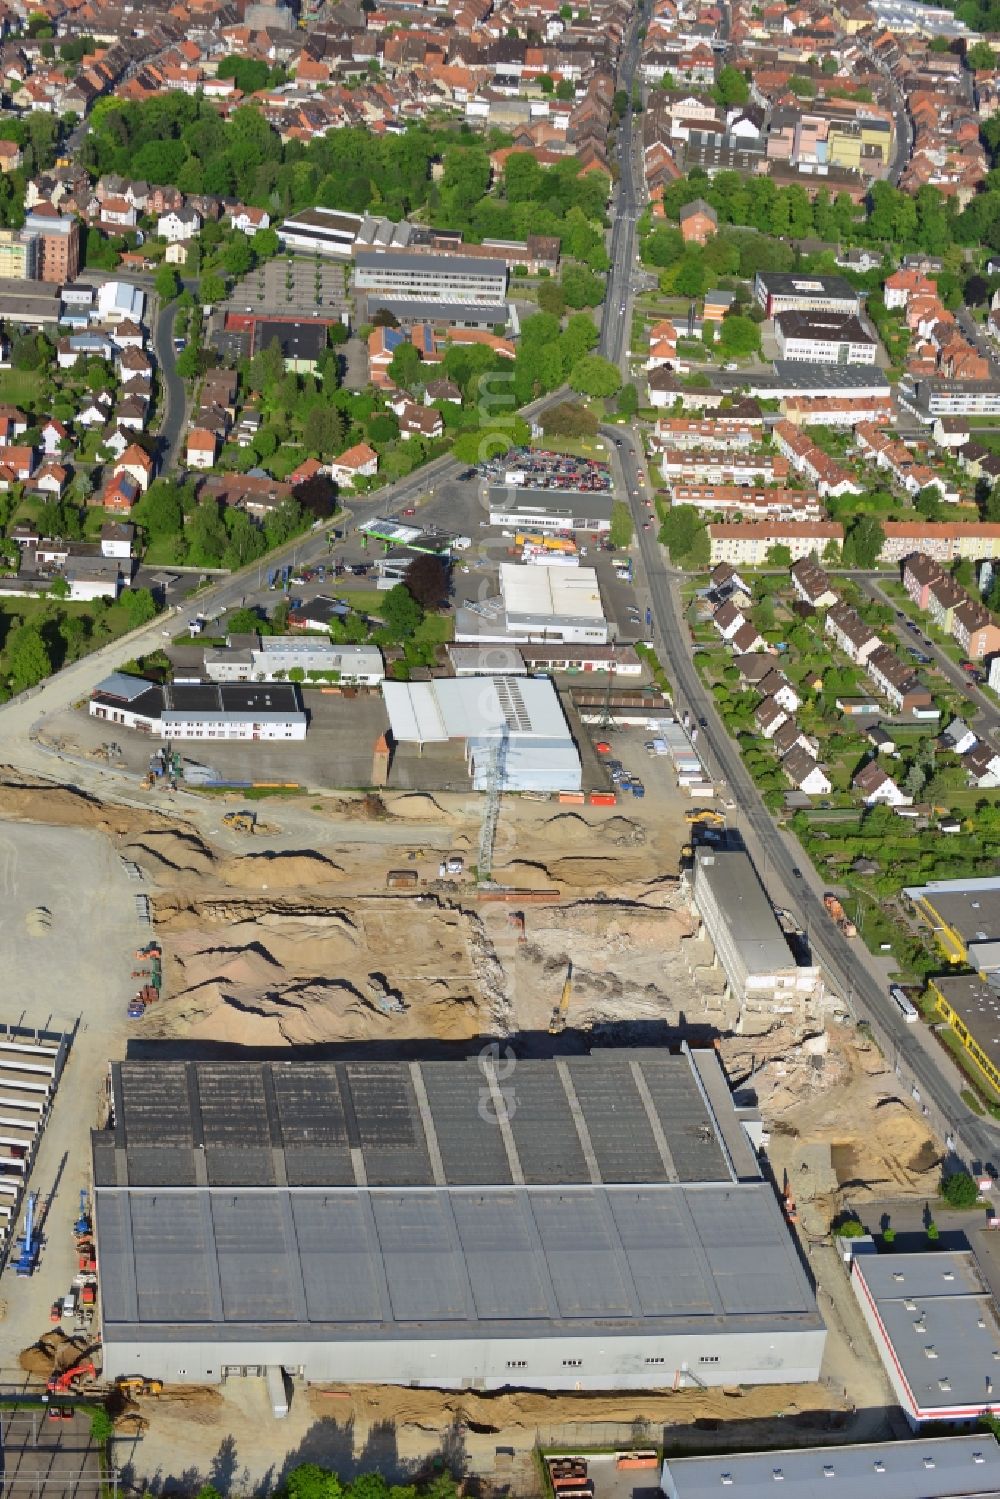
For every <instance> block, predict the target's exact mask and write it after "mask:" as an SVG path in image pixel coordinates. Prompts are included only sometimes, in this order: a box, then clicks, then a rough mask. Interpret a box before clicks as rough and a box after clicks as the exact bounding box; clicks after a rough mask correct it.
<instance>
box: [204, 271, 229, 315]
mask: <svg viewBox="0 0 1000 1499" xmlns="http://www.w3.org/2000/svg"><path fill="white" fill-rule="evenodd" d="M225 295H226V283H225V281H224V280H223V279H222V277H221V276H220V275H219V274H218V273H217V272H216V271H206V272H205V274H204V275H203V276H202V278H201V280H200V281H199V283H198V296H199V298H200V299H201V301H202V303H203V304H204V305H205V306H206V307H207V306H209V305H210V304H211V303H213V302H221V301H222V299H223V297H224V296H225Z"/></svg>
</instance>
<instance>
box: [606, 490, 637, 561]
mask: <svg viewBox="0 0 1000 1499" xmlns="http://www.w3.org/2000/svg"><path fill="white" fill-rule="evenodd" d="M634 535H635V523H634V522H633V520H632V512H631V510H630V509H629V508H628V506H627V505H626V504H625V502H624V501H623V500H615V502H614V504H613V505H612V506H611V530H610V532H609V533H608V540H609V541H610V542H611V545H612V546H613V547H614V548H615V550H616V551H619V550H622V549H623V548H625V547H629V546H631V545H632V538H633V537H634Z"/></svg>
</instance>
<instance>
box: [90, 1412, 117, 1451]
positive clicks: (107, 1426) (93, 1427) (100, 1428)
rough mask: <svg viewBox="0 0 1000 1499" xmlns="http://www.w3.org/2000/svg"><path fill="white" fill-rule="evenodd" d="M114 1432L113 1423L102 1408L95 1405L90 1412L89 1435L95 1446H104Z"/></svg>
mask: <svg viewBox="0 0 1000 1499" xmlns="http://www.w3.org/2000/svg"><path fill="white" fill-rule="evenodd" d="M114 1434H115V1423H114V1422H113V1421H112V1419H111V1417H110V1416H109V1415H108V1413H107V1411H106V1410H105V1409H104V1406H103V1405H99V1406H97V1407H96V1408H95V1409H94V1410H92V1411H91V1413H90V1435H91V1439H92V1440H93V1442H94V1445H95V1446H96V1447H105V1446H107V1444H108V1442H110V1440H111V1438H112V1437H113V1436H114Z"/></svg>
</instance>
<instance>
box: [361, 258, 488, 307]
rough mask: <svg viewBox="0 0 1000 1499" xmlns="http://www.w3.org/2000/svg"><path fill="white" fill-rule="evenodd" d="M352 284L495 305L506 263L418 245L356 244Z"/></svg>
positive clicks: (411, 297)
mask: <svg viewBox="0 0 1000 1499" xmlns="http://www.w3.org/2000/svg"><path fill="white" fill-rule="evenodd" d="M354 288H355V290H356V291H359V292H364V293H366V294H368V295H369V296H370V295H373V294H374V295H375V296H381V297H390V298H397V299H399V300H402V301H405V302H431V303H455V304H458V305H459V306H475V305H476V304H480V305H485V306H494V307H495V306H498V305H502V304H503V301H504V297H505V296H506V294H507V264H506V261H503V260H494V259H481V258H479V257H478V256H472V255H436V254H434V253H433V252H431V253H426V252H424V251H420V250H359V251H358V252H357V254H356V255H355V257H354Z"/></svg>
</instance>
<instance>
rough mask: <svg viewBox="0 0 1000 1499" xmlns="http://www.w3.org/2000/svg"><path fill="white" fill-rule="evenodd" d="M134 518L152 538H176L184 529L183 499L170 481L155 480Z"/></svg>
mask: <svg viewBox="0 0 1000 1499" xmlns="http://www.w3.org/2000/svg"><path fill="white" fill-rule="evenodd" d="M132 516H133V519H134V520H135V521H136V522H137V523H138V524H139V525H140V526H142V528H143V530H144V531H145V532H146V533H147V534H148V535H149V536H150V537H151V538H158V537H162V536H176V535H178V534H179V533H180V532H181V531H182V530H183V529H184V508H183V506H182V504H181V497H180V494H179V492H178V490H177V488H176V486H175V485H174V484H173V483H171V482H170V480H169V479H155V480H154V481H153V483H152V484H151V485H150V486H149V488H148V489H147V491H146V493H145V494H144V495H143V496H142V498H141V500H139V502H138V504H137V505H136V507H135V509H134V511H133V512H132Z"/></svg>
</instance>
